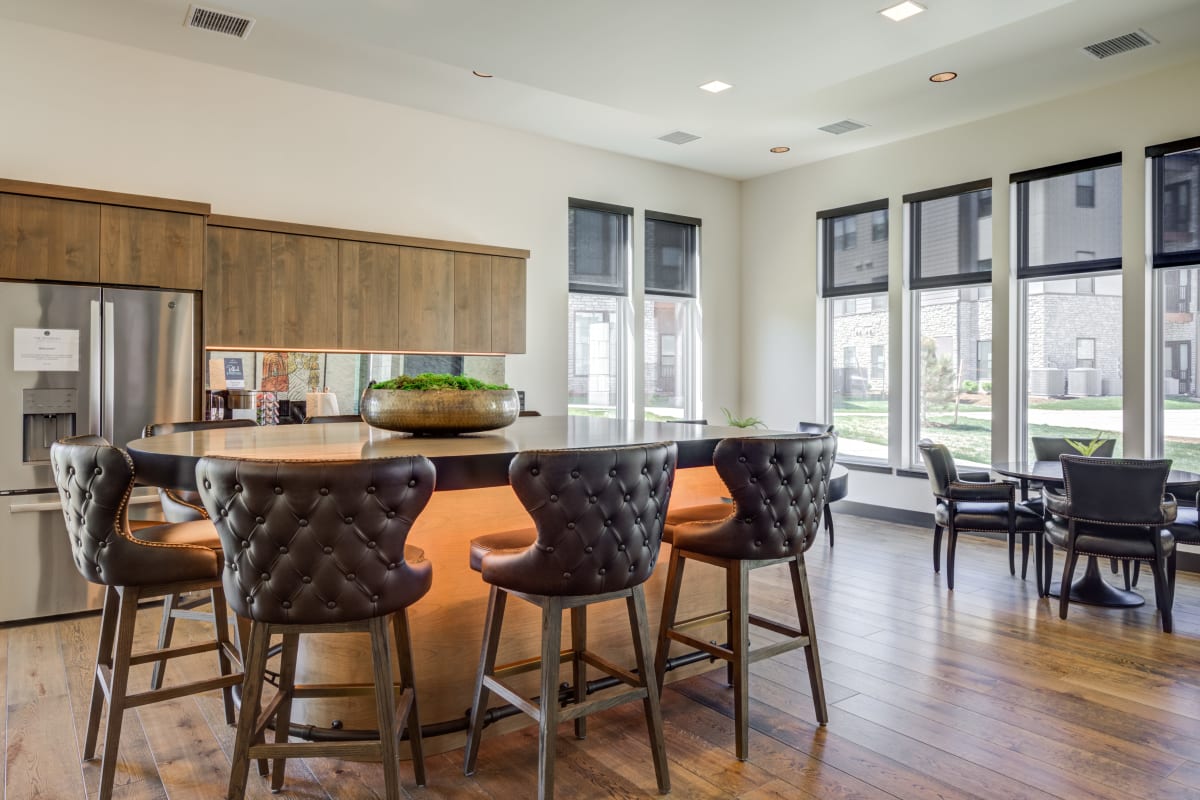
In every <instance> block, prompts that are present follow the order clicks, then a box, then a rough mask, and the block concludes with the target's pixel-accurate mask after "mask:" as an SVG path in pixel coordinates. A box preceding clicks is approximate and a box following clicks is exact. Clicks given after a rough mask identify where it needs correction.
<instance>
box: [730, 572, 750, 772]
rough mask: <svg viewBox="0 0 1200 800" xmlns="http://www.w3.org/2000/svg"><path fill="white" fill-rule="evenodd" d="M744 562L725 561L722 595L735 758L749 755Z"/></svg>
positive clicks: (747, 597)
mask: <svg viewBox="0 0 1200 800" xmlns="http://www.w3.org/2000/svg"><path fill="white" fill-rule="evenodd" d="M747 566H748V565H747V563H746V562H745V561H729V562H726V564H725V585H726V587H727V588H726V594H727V595H728V597H729V603H730V605H729V627H730V629H731V630H730V636H729V649H730V651H731V652H732V653H733V658H732V660H731V661H730V662H729V668H731V670H732V672H733V720H734V723H733V724H734V731H735V736H734V740H735V748H734V749H735V750H736V753H737V757H738V760H739V761H745V760H746V759H747V758H748V757H749V755H750V617H749V612H750V581H749V577H750V576H749V570H748V569H747Z"/></svg>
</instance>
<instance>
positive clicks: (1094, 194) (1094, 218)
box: [1021, 164, 1121, 267]
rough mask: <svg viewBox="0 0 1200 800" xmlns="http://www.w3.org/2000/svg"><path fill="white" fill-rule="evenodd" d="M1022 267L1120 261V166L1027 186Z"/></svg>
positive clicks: (1051, 179) (1024, 205) (1060, 177)
mask: <svg viewBox="0 0 1200 800" xmlns="http://www.w3.org/2000/svg"><path fill="white" fill-rule="evenodd" d="M1026 192H1027V194H1026V196H1025V198H1024V200H1023V203H1022V209H1021V212H1022V213H1023V214H1024V215H1025V220H1024V223H1025V224H1026V226H1027V230H1028V235H1027V237H1026V240H1027V241H1026V245H1025V246H1026V250H1027V252H1026V253H1025V262H1024V263H1025V265H1026V266H1030V267H1041V266H1046V265H1048V264H1067V263H1072V262H1077V261H1091V260H1099V259H1109V258H1120V257H1121V165H1120V164H1115V165H1113V166H1111V167H1104V168H1103V169H1097V170H1087V171H1085V172H1076V173H1072V174H1069V175H1056V176H1054V177H1052V178H1043V179H1041V180H1036V181H1029V183H1028V184H1027V185H1026Z"/></svg>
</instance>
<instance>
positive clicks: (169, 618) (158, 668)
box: [150, 594, 233, 722]
mask: <svg viewBox="0 0 1200 800" xmlns="http://www.w3.org/2000/svg"><path fill="white" fill-rule="evenodd" d="M179 600H180V597H179V595H177V594H169V595H167V596H166V597H164V598H163V616H162V626H161V627H160V628H159V629H158V649H159V650H166V649H167V648H168V647H170V646H171V635H172V634H173V633H174V632H175V606H177V605H179ZM166 671H167V659H165V658H164V659H161V660H159V661H156V662H155V663H154V671H153V672H152V673H151V674H150V688H151V689H161V688H162V682H163V675H164V674H165V673H166ZM222 674H224V673H222ZM229 721H230V722H232V721H233V720H229Z"/></svg>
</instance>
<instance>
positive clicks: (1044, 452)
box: [1030, 436, 1117, 461]
mask: <svg viewBox="0 0 1200 800" xmlns="http://www.w3.org/2000/svg"><path fill="white" fill-rule="evenodd" d="M1030 438H1031V439H1032V440H1033V457H1034V459H1035V460H1037V461H1057V460H1058V457H1059V456H1081V455H1083V453H1081V452H1079V449H1078V448H1076V447H1074V446H1073V445H1071V444H1070V441H1079V440H1078V439H1072V438H1071V437H1069V436H1032V437H1030ZM1092 441H1094V442H1099V446H1098V447H1097V448H1096V449H1095V450H1094V451H1092V452H1091V453H1088V454H1087V455H1089V456H1091V457H1093V458H1112V456H1113V452H1114V451H1115V450H1116V447H1117V440H1116V439H1093V440H1092Z"/></svg>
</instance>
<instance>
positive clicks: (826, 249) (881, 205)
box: [817, 198, 891, 298]
mask: <svg viewBox="0 0 1200 800" xmlns="http://www.w3.org/2000/svg"><path fill="white" fill-rule="evenodd" d="M887 210H888V200H887V198H883V199H881V200H872V201H870V202H868V203H857V204H855V205H851V206H842V207H840V208H830V209H827V210H825V211H818V212H817V224H818V226H819V227H820V233H821V297H822V298H833V297H850V296H853V295H863V294H877V293H879V292H887V290H888V280H887V273H886V272H885V273H884V277H883V279H882V280H876V281H873V282H871V283H856V284H853V285H851V286H835V285H834V277H835V276H834V271H833V260H834V256H833V254H834V252H835V249H834V245H835V242H834V236H833V222H834V220H835V219H836V218H838V217H857V216H858V215H859V214H868V213H871V212H874V211H887ZM889 218H890V215H889ZM855 226H856V227H855V230H856V234H857V222H856V223H855ZM888 246H889V247H890V246H891V245H890V243H889V245H888Z"/></svg>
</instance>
